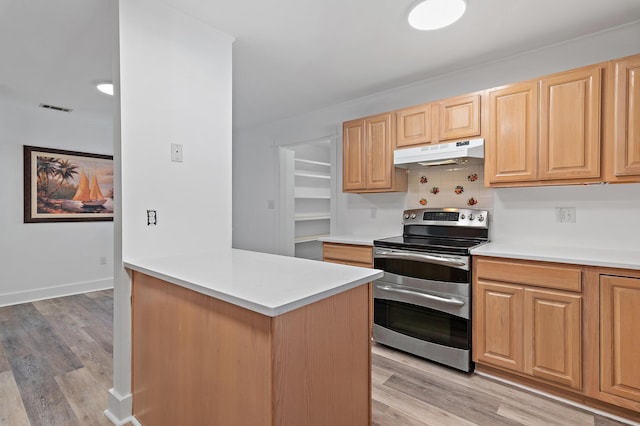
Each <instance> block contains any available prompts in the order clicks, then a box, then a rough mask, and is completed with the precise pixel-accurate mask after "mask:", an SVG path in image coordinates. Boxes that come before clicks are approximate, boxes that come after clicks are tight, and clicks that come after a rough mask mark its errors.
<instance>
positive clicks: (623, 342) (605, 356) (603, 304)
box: [600, 275, 640, 403]
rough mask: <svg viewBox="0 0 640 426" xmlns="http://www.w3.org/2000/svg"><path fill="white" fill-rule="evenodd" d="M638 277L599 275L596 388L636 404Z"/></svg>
mask: <svg viewBox="0 0 640 426" xmlns="http://www.w3.org/2000/svg"><path fill="white" fill-rule="evenodd" d="M639 361H640V279H639V278H628V277H619V276H612V275H601V276H600V390H601V392H603V393H605V394H609V395H613V396H616V397H621V398H625V399H629V400H632V401H636V402H639V403H640V362H639Z"/></svg>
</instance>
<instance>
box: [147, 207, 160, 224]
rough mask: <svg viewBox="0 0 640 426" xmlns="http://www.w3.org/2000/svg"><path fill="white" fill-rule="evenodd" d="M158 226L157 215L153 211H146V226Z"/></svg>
mask: <svg viewBox="0 0 640 426" xmlns="http://www.w3.org/2000/svg"><path fill="white" fill-rule="evenodd" d="M157 224H158V214H157V213H156V211H155V210H147V226H151V225H154V226H155V225H157Z"/></svg>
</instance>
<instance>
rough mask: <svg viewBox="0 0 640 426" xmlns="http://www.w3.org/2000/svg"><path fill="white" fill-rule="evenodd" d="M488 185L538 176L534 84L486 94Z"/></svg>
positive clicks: (536, 110) (521, 84)
mask: <svg viewBox="0 0 640 426" xmlns="http://www.w3.org/2000/svg"><path fill="white" fill-rule="evenodd" d="M489 120H490V121H489V139H488V141H487V144H486V147H487V155H486V159H485V161H486V167H487V171H488V173H490V177H489V182H520V181H530V180H537V177H538V172H537V170H538V82H533V81H532V82H526V83H519V84H512V85H509V86H507V87H503V88H501V89H497V90H493V91H491V92H490V93H489Z"/></svg>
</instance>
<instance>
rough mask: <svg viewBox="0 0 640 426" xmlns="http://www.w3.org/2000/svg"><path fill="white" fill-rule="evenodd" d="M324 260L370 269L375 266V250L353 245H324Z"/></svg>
mask: <svg viewBox="0 0 640 426" xmlns="http://www.w3.org/2000/svg"><path fill="white" fill-rule="evenodd" d="M322 258H323V260H324V261H325V262H334V263H344V264H350V265H354V266H364V267H369V268H370V267H372V266H373V248H372V247H370V246H358V245H353V244H334V243H323V245H322Z"/></svg>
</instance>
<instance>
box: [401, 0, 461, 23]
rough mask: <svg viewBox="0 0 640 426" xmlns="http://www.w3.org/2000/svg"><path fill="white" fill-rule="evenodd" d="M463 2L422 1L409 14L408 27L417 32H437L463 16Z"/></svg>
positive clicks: (445, 0)
mask: <svg viewBox="0 0 640 426" xmlns="http://www.w3.org/2000/svg"><path fill="white" fill-rule="evenodd" d="M466 8H467V4H466V3H465V1H464V0H424V1H421V2H419V3H417V4H416V5H415V6H414V7H413V8H412V9H411V12H409V25H411V26H412V27H413V28H415V29H418V30H437V29H439V28H444V27H446V26H448V25H451V24H453V23H454V22H456V21H457V20H458V19H460V18H461V17H462V15H464V11H465V10H466Z"/></svg>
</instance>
